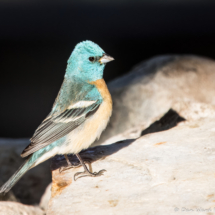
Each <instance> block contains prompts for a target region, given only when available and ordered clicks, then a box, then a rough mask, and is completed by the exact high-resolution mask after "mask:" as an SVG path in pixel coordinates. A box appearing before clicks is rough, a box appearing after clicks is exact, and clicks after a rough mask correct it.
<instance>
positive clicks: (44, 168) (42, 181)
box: [0, 139, 51, 204]
mask: <svg viewBox="0 0 215 215" xmlns="http://www.w3.org/2000/svg"><path fill="white" fill-rule="evenodd" d="M28 143H29V140H28V139H20V140H17V139H0V185H2V184H3V182H5V181H7V180H8V179H9V177H10V176H11V175H13V173H14V172H15V171H16V170H17V169H18V167H19V166H20V165H21V164H22V162H23V161H24V159H22V158H21V157H20V153H21V152H22V150H23V149H24V148H25V147H26V145H27V144H28ZM50 182H51V172H50V162H49V161H47V162H45V163H43V164H42V165H39V166H37V167H35V168H33V169H32V170H30V171H28V172H27V173H26V174H25V175H24V176H23V177H22V178H21V179H20V181H18V183H17V184H16V185H15V186H14V187H13V188H12V191H11V192H9V194H7V195H6V196H3V195H2V194H0V200H4V201H21V202H22V203H25V204H39V202H40V198H41V196H42V195H43V193H44V190H45V189H46V187H47V185H48V184H49V183H50Z"/></svg>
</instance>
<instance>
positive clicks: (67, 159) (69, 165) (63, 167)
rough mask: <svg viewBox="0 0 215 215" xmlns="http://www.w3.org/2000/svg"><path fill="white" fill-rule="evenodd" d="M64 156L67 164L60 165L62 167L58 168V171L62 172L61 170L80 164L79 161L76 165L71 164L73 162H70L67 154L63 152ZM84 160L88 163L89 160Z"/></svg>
mask: <svg viewBox="0 0 215 215" xmlns="http://www.w3.org/2000/svg"><path fill="white" fill-rule="evenodd" d="M64 157H65V159H66V162H67V166H62V167H60V168H59V172H60V173H61V172H63V171H65V170H68V169H71V168H77V167H80V166H82V164H81V163H79V164H77V165H73V164H72V163H71V162H70V160H69V158H68V156H67V154H64ZM85 162H86V163H90V160H86V161H85Z"/></svg>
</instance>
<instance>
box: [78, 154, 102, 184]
mask: <svg viewBox="0 0 215 215" xmlns="http://www.w3.org/2000/svg"><path fill="white" fill-rule="evenodd" d="M76 156H77V158H78V160H79V161H80V163H81V165H82V166H83V167H84V172H77V173H75V175H74V181H76V180H77V179H78V178H82V177H86V176H90V177H98V176H101V175H103V172H105V171H106V170H105V169H103V170H100V171H99V172H94V173H92V172H90V171H89V170H88V169H87V166H86V165H85V163H84V162H83V160H82V158H81V156H80V155H79V154H76ZM78 175H81V176H79V177H77V178H75V177H76V176H78Z"/></svg>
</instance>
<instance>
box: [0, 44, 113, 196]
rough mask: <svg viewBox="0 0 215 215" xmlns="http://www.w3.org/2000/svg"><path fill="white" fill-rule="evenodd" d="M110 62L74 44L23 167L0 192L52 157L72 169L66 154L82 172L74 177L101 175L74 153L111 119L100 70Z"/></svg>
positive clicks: (96, 51)
mask: <svg viewBox="0 0 215 215" xmlns="http://www.w3.org/2000/svg"><path fill="white" fill-rule="evenodd" d="M112 60H114V59H113V58H112V57H111V56H109V55H107V54H105V52H104V51H103V50H102V49H101V48H100V47H99V46H98V45H97V44H95V43H93V42H91V41H84V42H81V43H79V44H77V45H76V47H75V49H74V50H73V52H72V54H71V56H70V57H69V60H68V62H67V63H68V65H67V69H66V74H65V78H64V81H63V84H62V86H61V89H60V91H59V93H58V96H57V98H56V100H55V103H54V105H53V107H52V110H51V113H50V114H49V115H48V116H47V117H46V119H45V120H44V121H43V122H42V123H41V125H40V126H39V127H38V128H37V130H36V131H35V133H34V135H33V137H32V138H31V143H30V144H29V145H28V146H27V147H26V148H25V149H24V151H23V152H22V154H21V156H22V157H23V158H24V157H26V160H25V162H24V164H22V166H21V167H20V168H19V169H18V170H17V171H16V172H15V174H14V175H13V176H12V177H11V178H10V179H9V180H8V181H7V182H6V183H5V184H4V185H3V186H2V187H1V188H0V193H3V192H8V191H9V190H10V189H11V188H12V186H13V185H14V184H15V183H16V182H17V181H18V180H19V179H20V178H21V177H22V176H23V175H24V174H25V172H26V171H28V170H29V169H31V168H33V167H35V166H37V165H38V164H40V163H41V162H43V161H46V160H47V159H49V158H51V157H53V156H55V155H56V154H62V155H64V156H65V158H66V160H67V163H68V166H67V167H66V168H62V169H61V171H63V170H65V169H68V168H71V166H72V165H71V163H70V161H69V159H68V157H67V154H76V155H77V157H78V159H79V161H80V163H81V164H82V165H83V167H84V172H81V173H76V174H75V176H78V175H82V176H93V177H95V176H99V175H102V173H103V171H104V170H101V171H99V172H98V173H96V172H95V173H92V172H90V171H89V170H88V168H87V166H86V165H85V163H84V162H83V160H82V159H81V157H80V155H79V154H78V153H79V152H80V151H81V150H83V149H87V148H88V147H89V146H90V145H91V144H92V143H93V142H94V141H95V140H96V139H97V138H99V137H100V135H101V133H102V131H103V130H104V129H105V127H106V126H107V123H108V121H109V118H110V116H111V113H112V99H111V95H110V93H109V91H108V88H107V85H106V83H105V81H104V79H103V71H104V68H105V65H106V63H107V62H110V61H112ZM75 176H74V178H75ZM82 176H81V177H82Z"/></svg>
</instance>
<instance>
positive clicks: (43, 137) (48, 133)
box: [21, 101, 100, 157]
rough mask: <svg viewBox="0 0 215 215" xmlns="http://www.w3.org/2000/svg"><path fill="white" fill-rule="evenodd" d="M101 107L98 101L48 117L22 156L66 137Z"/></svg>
mask: <svg viewBox="0 0 215 215" xmlns="http://www.w3.org/2000/svg"><path fill="white" fill-rule="evenodd" d="M99 106H100V103H99V102H98V101H97V102H96V103H94V104H92V105H90V106H88V107H85V108H73V109H67V110H65V111H64V112H63V113H60V114H58V115H50V116H48V117H47V118H46V119H45V120H44V121H43V122H42V123H41V125H40V126H39V127H38V129H37V130H36V131H35V133H34V135H33V137H32V138H31V143H30V144H29V145H28V146H27V147H26V148H25V149H24V150H23V152H22V154H21V156H22V157H26V156H28V155H30V154H32V153H34V152H36V151H38V150H39V149H42V148H44V147H45V146H47V145H49V144H51V143H53V142H54V141H56V140H58V139H60V138H62V137H64V136H65V135H67V134H68V133H70V132H71V131H72V130H74V129H75V128H77V127H78V126H79V125H81V124H82V123H83V122H84V121H85V120H86V119H87V118H88V117H89V116H91V115H93V114H94V113H95V112H96V111H97V110H98V108H99Z"/></svg>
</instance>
